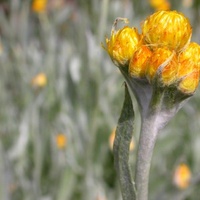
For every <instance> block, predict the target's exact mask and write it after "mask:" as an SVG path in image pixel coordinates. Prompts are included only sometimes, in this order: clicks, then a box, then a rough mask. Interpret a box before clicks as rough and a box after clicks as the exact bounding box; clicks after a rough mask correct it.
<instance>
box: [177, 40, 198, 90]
mask: <svg viewBox="0 0 200 200" xmlns="http://www.w3.org/2000/svg"><path fill="white" fill-rule="evenodd" d="M199 70H200V46H199V45H198V44H197V43H194V42H192V43H190V44H189V45H188V47H187V48H186V49H185V51H183V52H181V53H180V54H179V65H178V71H177V78H178V79H180V80H181V81H180V83H179V85H178V89H179V90H181V91H182V92H183V93H187V94H192V93H194V92H195V90H196V89H197V87H198V84H199Z"/></svg>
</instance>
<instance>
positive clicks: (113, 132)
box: [109, 128, 135, 151]
mask: <svg viewBox="0 0 200 200" xmlns="http://www.w3.org/2000/svg"><path fill="white" fill-rule="evenodd" d="M115 132H116V128H114V129H113V131H112V133H111V134H110V137H109V147H110V149H111V150H113V145H114V140H115ZM134 149H135V143H134V140H133V139H132V140H131V143H130V147H129V150H130V151H133V150H134Z"/></svg>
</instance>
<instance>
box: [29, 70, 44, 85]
mask: <svg viewBox="0 0 200 200" xmlns="http://www.w3.org/2000/svg"><path fill="white" fill-rule="evenodd" d="M31 84H32V86H33V87H36V88H42V87H44V86H45V85H46V84H47V77H46V75H45V74H44V73H39V74H37V75H36V76H35V77H33V79H32V81H31Z"/></svg>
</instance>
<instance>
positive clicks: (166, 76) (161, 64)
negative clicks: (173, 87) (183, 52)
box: [146, 48, 177, 85]
mask: <svg viewBox="0 0 200 200" xmlns="http://www.w3.org/2000/svg"><path fill="white" fill-rule="evenodd" d="M176 71H177V60H176V55H175V52H173V51H170V50H169V49H167V48H157V49H156V50H155V51H154V52H153V54H152V56H151V58H150V59H149V62H148V66H147V72H146V76H147V78H148V79H149V81H150V82H152V81H153V80H154V78H155V76H156V75H159V76H160V78H161V81H162V83H163V85H170V84H172V83H174V81H175V79H176ZM159 73H160V74H159Z"/></svg>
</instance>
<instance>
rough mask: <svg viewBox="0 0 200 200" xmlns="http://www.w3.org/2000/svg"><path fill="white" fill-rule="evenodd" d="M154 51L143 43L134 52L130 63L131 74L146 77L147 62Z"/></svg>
mask: <svg viewBox="0 0 200 200" xmlns="http://www.w3.org/2000/svg"><path fill="white" fill-rule="evenodd" d="M151 55H152V52H151V50H150V49H149V48H148V47H147V46H146V45H141V46H140V47H139V48H138V49H137V51H136V52H135V53H134V54H133V56H132V58H131V60H130V63H129V74H130V76H133V77H136V78H144V77H145V73H146V67H147V62H148V60H149V58H150V57H151Z"/></svg>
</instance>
